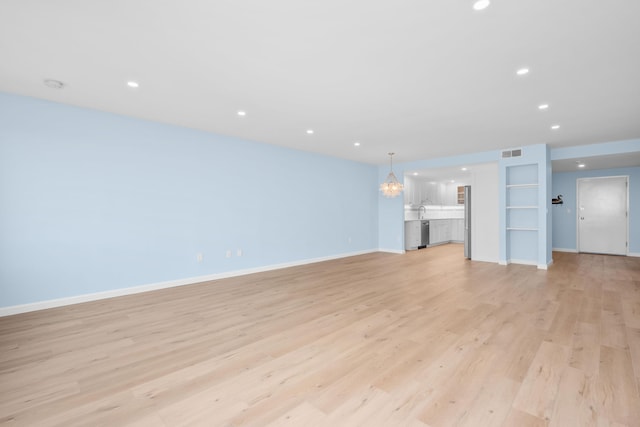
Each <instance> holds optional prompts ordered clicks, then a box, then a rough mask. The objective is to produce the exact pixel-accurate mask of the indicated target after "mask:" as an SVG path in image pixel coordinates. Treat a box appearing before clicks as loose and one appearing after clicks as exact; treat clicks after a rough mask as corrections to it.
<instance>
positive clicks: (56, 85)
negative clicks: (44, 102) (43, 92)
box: [44, 79, 64, 89]
mask: <svg viewBox="0 0 640 427" xmlns="http://www.w3.org/2000/svg"><path fill="white" fill-rule="evenodd" d="M44 84H45V86H47V87H50V88H51V89H62V88H63V87H64V83H62V82H61V81H60V80H53V79H46V80H45V81H44Z"/></svg>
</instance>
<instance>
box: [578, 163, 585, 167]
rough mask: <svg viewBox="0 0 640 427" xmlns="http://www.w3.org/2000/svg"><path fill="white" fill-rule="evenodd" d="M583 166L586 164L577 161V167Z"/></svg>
mask: <svg viewBox="0 0 640 427" xmlns="http://www.w3.org/2000/svg"><path fill="white" fill-rule="evenodd" d="M585 166H586V165H585V164H584V163H578V167H579V168H583V167H585Z"/></svg>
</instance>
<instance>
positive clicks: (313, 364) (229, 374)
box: [0, 245, 640, 427]
mask: <svg viewBox="0 0 640 427" xmlns="http://www.w3.org/2000/svg"><path fill="white" fill-rule="evenodd" d="M554 259H555V264H554V265H553V266H552V267H551V268H550V269H549V270H548V271H540V270H536V268H535V267H530V266H520V265H510V266H507V267H504V266H498V265H495V264H489V263H481V262H470V261H466V260H464V259H463V256H462V247H461V245H446V246H440V247H436V248H430V249H428V250H421V251H416V252H411V253H407V254H406V255H393V254H383V253H375V254H369V255H363V256H357V257H352V258H345V259H341V260H336V261H329V262H325V263H318V264H313V265H308V266H301V267H295V268H289V269H285V270H278V271H272V272H267V273H260V274H254V275H250V276H244V277H237V278H233V279H226V280H220V281H215V282H207V283H202V284H198V285H192V286H184V287H179V288H173V289H167V290H162V291H155V292H149V293H144V294H137V295H131V296H127V297H120V298H113V299H109V300H102V301H96V302H90V303H84V304H78V305H74V306H68V307H62V308H56V309H50V310H45V311H40V312H33V313H26V314H20V315H16V316H9V317H4V318H0V349H1V352H0V425H19V426H99V425H104V426H123V425H131V426H160V427H162V426H192V425H197V426H200V425H201V426H239V425H248V426H285V425H286V426H303V427H312V426H371V427H375V426H385V427H387V426H416V427H417V426H422V427H424V426H431V427H437V426H518V427H520V426H562V427H567V426H639V425H640V398H639V388H638V384H639V379H640V259H639V258H625V257H612V256H600V255H584V254H583V255H577V254H566V253H555V254H554ZM43 285H45V286H46V284H43Z"/></svg>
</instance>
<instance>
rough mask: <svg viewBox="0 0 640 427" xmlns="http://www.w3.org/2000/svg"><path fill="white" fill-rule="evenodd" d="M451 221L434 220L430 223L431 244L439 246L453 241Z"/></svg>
mask: <svg viewBox="0 0 640 427" xmlns="http://www.w3.org/2000/svg"><path fill="white" fill-rule="evenodd" d="M451 221H452V220H450V219H432V220H431V221H429V244H430V245H437V244H438V243H446V242H449V241H450V240H451Z"/></svg>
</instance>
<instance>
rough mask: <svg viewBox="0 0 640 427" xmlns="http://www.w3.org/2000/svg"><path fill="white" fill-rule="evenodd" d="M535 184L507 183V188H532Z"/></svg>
mask: <svg viewBox="0 0 640 427" xmlns="http://www.w3.org/2000/svg"><path fill="white" fill-rule="evenodd" d="M537 186H538V184H507V188H533V187H537Z"/></svg>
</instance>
